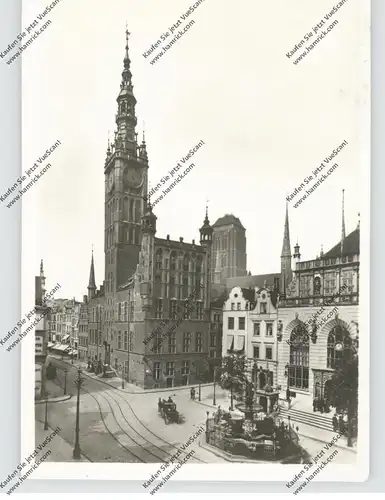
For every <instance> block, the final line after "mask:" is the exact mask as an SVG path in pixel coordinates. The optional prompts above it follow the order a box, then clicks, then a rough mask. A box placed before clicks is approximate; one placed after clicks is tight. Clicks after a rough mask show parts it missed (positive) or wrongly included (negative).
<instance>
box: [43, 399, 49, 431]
mask: <svg viewBox="0 0 385 500" xmlns="http://www.w3.org/2000/svg"><path fill="white" fill-rule="evenodd" d="M44 430H45V431H48V395H47V394H46V395H45V419H44Z"/></svg>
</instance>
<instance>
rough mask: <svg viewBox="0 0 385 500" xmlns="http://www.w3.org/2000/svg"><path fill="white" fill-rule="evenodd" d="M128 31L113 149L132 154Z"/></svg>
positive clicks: (132, 105)
mask: <svg viewBox="0 0 385 500" xmlns="http://www.w3.org/2000/svg"><path fill="white" fill-rule="evenodd" d="M129 35H130V32H129V31H128V30H127V29H126V45H125V53H124V59H123V72H122V81H121V84H120V92H119V95H118V98H117V102H118V113H117V114H116V125H117V133H116V135H115V142H114V151H115V152H120V153H122V152H123V153H128V154H130V155H132V156H136V154H137V140H136V136H135V127H136V123H137V120H136V115H135V105H136V99H135V96H134V94H133V85H132V81H131V79H132V73H131V70H130V65H131V61H130V56H129V52H128V37H129Z"/></svg>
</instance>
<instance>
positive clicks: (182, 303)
mask: <svg viewBox="0 0 385 500" xmlns="http://www.w3.org/2000/svg"><path fill="white" fill-rule="evenodd" d="M130 67H131V62H130V58H129V51H128V33H127V35H126V48H125V57H124V60H123V72H122V80H121V84H120V92H119V94H118V97H117V108H118V109H117V114H116V127H117V130H116V132H115V138H114V141H113V142H112V143H111V144H110V143H109V144H108V148H107V154H106V159H105V164H104V177H105V227H104V249H105V266H104V267H105V276H104V281H103V285H102V286H100V287H99V288H97V286H96V280H95V272H96V271H97V263H96V262H94V256H93V255H92V257H91V267H90V274H89V283H88V295H87V307H85V306H84V307H83V311H85V310H87V314H88V348H87V353H88V357H89V360H90V361H92V363H93V365H94V366H95V370H96V371H98V372H101V371H102V370H103V371H104V373H105V374H107V373H110V372H114V373H117V374H119V375H120V376H122V377H123V378H124V379H125V380H128V381H129V382H130V383H135V384H137V385H139V386H141V387H144V388H154V387H173V386H178V385H187V384H194V383H196V382H197V380H198V376H197V373H198V372H201V371H202V367H201V365H202V363H203V364H205V363H206V362H207V364H209V343H210V304H211V286H210V285H211V276H212V269H211V266H212V255H211V251H212V241H213V231H214V230H213V228H212V227H211V225H210V222H209V218H208V212H207V207H206V215H205V218H204V222H203V225H202V226H201V228H200V230H199V231H200V240H199V243H196V242H195V241H194V240H193V241H192V242H191V243H189V242H186V241H184V239H183V237H180V238H179V239H178V240H171V239H170V236H169V235H167V236H166V237H165V238H161V237H159V236H158V235H157V217H156V215H155V214H154V212H153V207H152V206H151V204H150V202H149V200H148V177H149V168H150V165H149V159H148V154H147V146H146V142H145V138H144V136H143V138H142V142H141V143H140V144H139V143H138V135H137V133H136V131H135V129H136V124H137V118H136V113H135V106H136V99H135V96H134V92H133V84H132V73H131V69H130ZM82 336H83V335H82ZM82 343H84V341H83V340H82Z"/></svg>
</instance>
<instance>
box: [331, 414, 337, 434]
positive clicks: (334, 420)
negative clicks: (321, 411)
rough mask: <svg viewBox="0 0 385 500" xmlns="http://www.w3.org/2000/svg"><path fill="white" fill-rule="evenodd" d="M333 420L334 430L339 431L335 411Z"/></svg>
mask: <svg viewBox="0 0 385 500" xmlns="http://www.w3.org/2000/svg"><path fill="white" fill-rule="evenodd" d="M332 422H333V430H334V432H337V431H338V418H337V413H334V415H333V419H332Z"/></svg>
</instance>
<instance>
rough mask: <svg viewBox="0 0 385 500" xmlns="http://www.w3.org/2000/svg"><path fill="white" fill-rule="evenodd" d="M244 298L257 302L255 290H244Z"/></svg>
mask: <svg viewBox="0 0 385 500" xmlns="http://www.w3.org/2000/svg"><path fill="white" fill-rule="evenodd" d="M242 294H243V298H244V299H246V300H248V301H249V302H254V300H255V290H254V288H242Z"/></svg>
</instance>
